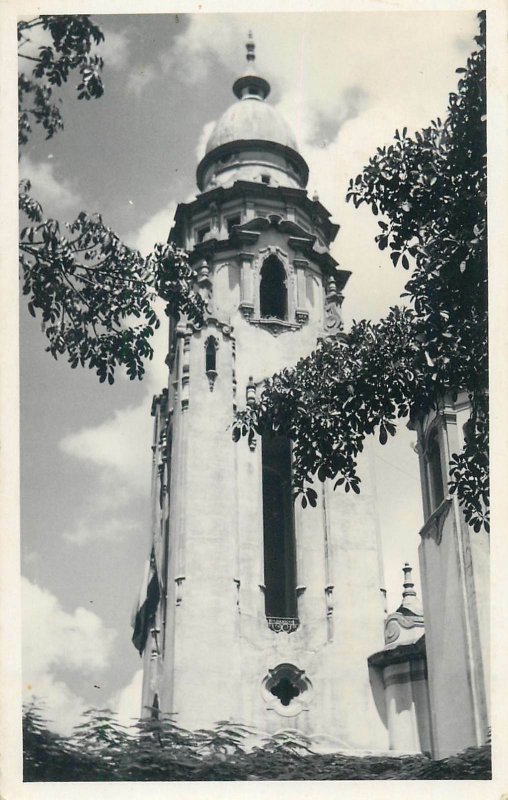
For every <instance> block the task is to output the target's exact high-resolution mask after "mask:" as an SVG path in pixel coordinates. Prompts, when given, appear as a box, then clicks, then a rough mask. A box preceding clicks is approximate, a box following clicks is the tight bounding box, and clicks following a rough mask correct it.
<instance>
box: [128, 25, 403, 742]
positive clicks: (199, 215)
mask: <svg viewBox="0 0 508 800" xmlns="http://www.w3.org/2000/svg"><path fill="white" fill-rule="evenodd" d="M233 92H234V94H235V95H236V100H235V102H234V103H233V105H231V106H230V108H228V109H227V110H226V111H225V113H224V114H223V115H222V117H221V118H220V119H219V121H218V123H217V125H216V127H215V129H214V131H213V132H212V134H211V136H210V139H209V141H208V144H207V146H206V153H205V155H204V157H203V158H202V159H201V161H200V163H199V165H198V167H197V185H198V188H199V194H198V195H197V197H196V199H195V200H193V201H192V202H190V203H182V204H180V205H179V206H178V209H177V211H176V215H175V221H174V226H173V228H172V230H171V233H170V240H171V241H172V242H174V244H175V245H177V246H178V247H181V248H184V249H185V250H187V251H188V252H189V253H190V259H191V262H192V264H193V265H195V266H196V268H197V271H198V276H199V277H198V282H199V288H200V291H201V292H202V294H203V296H204V297H205V298H206V300H207V309H208V313H207V315H206V320H205V323H204V325H202V326H200V327H198V326H194V325H193V324H191V323H188V322H187V321H185V320H181V321H180V322H179V323H178V324H172V325H171V326H170V342H169V353H168V356H167V364H168V367H169V384H168V387H167V389H165V390H164V391H163V392H162V394H161V395H160V396H158V397H156V398H154V403H153V407H152V414H153V416H154V444H153V452H154V462H153V463H154V467H153V482H152V487H153V491H152V502H153V518H152V534H153V547H152V555H151V560H150V563H149V565H147V574H146V580H145V590H144V591H143V597H142V603H141V607H140V609H139V611H138V615H137V620H136V629H135V635H134V641H135V644H136V646H137V647H138V649H139V650H140V652H142V654H143V660H144V683H143V699H142V704H143V708H144V709H145V710H144V713H145V714H146V713H152V714H157V713H158V709H160V711H162V712H164V713H167V714H171V715H173V718H174V720H175V721H176V722H177V723H178V724H179V725H181V726H183V727H185V728H190V729H193V728H198V727H200V728H201V727H212V726H213V725H214V724H215V723H216V722H217V721H219V720H224V719H230V720H232V721H236V722H243V723H246V724H249V725H252V726H254V727H256V728H257V729H259V730H260V731H264V732H271V733H273V732H276V731H278V730H280V729H287V728H294V729H297V730H299V731H301V732H302V733H304V734H306V735H308V736H310V737H312V738H313V739H314V740H316V742H321V743H322V744H323V745H324V746H326V744H327V743H328V744H329V746H330V747H331V748H332V749H333V747H336V748H347V749H352V750H364V749H377V750H387V749H388V746H389V745H388V733H387V725H386V717H385V711H384V698H383V688H382V686H381V685H380V684H379V681H380V679H379V677H377V672H376V670H375V669H374V670H373V669H371V668H370V667H369V665H368V662H367V658H368V656H369V655H370V654H371V653H373V652H375V651H378V650H380V649H381V648H382V647H383V644H384V636H383V632H384V607H383V606H384V603H383V595H382V592H381V587H382V577H381V567H380V563H381V562H380V553H379V542H378V534H377V529H376V523H375V514H374V497H373V491H372V488H369V481H368V474H365V473H366V472H368V468H367V469H365V468H364V470H363V473H362V474H363V475H364V476H365V477H364V480H363V482H362V493H361V495H359V496H357V495H354V494H353V493H351V494H346V493H344V492H343V491H342V490H341V489H338V490H337V491H335V492H334V491H333V485H332V484H331V483H330V484H328V483H325V484H323V485H322V484H319V485H318V486H317V488H318V501H317V506H316V507H315V508H309V507H308V508H306V509H303V508H302V507H301V505H300V503H299V501H297V502H296V503H295V504H293V501H292V496H291V445H290V442H289V441H288V440H286V439H284V438H282V437H268V436H267V437H263V438H260V437H257V438H256V439H255V440H254V441H250V442H247V441H246V440H242V441H241V442H240V443H238V444H235V443H234V442H233V441H232V436H231V424H232V420H233V415H234V412H235V410H236V408H237V407H241V406H242V405H243V404H245V403H246V402H247V403H248V402H249V401H250V400H252V398H254V397H255V396H256V393H257V392H259V391H260V390H261V387H262V384H263V380H264V379H265V378H266V377H270V376H271V375H273V373H274V372H276V371H278V370H280V369H281V368H283V367H284V366H291V365H294V364H295V363H296V362H297V361H298V359H299V358H300V357H301V356H305V355H307V354H309V353H310V352H311V351H312V350H313V349H314V348H315V346H316V343H317V341H318V340H319V339H320V338H322V337H327V336H335V335H338V333H339V328H340V322H341V312H340V307H341V301H342V290H343V289H344V286H345V284H346V282H347V279H348V277H349V273H348V272H346V271H344V270H342V269H339V267H338V264H337V262H336V261H335V260H334V258H333V257H332V256H331V254H330V251H329V248H330V244H331V242H333V240H334V238H335V236H336V234H337V232H338V229H339V226H338V225H336V224H334V223H333V222H332V221H331V220H330V214H329V213H328V212H327V210H326V209H325V208H324V207H323V205H321V203H320V202H319V200H318V199H317V197H314V198H312V199H311V198H310V197H309V196H308V194H307V191H306V189H305V187H306V185H307V179H308V167H307V164H306V162H305V160H304V158H303V157H302V155H301V154H300V153H299V151H298V147H297V144H296V141H295V138H294V136H293V133H292V132H291V130H290V128H289V127H288V125H287V123H286V122H285V121H284V120H283V118H282V117H281V116H280V114H279V113H278V112H277V111H276V110H275V109H274V107H273V106H271V105H270V104H269V102H268V96H269V93H270V85H269V83H268V81H266V80H265V79H264V78H262V77H261V76H260V75H258V74H257V72H256V69H255V51H254V43H253V41H252V37H250V38H249V40H248V43H247V70H246V72H245V74H243V75H242V76H241V77H239V78H238V79H237V80H236V81H235V83H234V84H233ZM351 495H353V496H351ZM147 709H152V711H151V712H150V711H147Z"/></svg>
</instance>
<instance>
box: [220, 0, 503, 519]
mask: <svg viewBox="0 0 508 800" xmlns="http://www.w3.org/2000/svg"><path fill="white" fill-rule="evenodd" d="M476 43H477V45H478V49H477V50H476V51H475V52H474V53H473V54H472V55H471V56H470V58H469V59H468V62H467V66H466V67H465V68H460V69H459V70H457V72H458V73H460V74H461V77H460V79H459V83H458V87H457V91H456V92H453V93H452V94H451V95H450V98H449V106H448V115H447V118H446V119H445V120H444V122H442V121H441V120H440V119H437V120H433V121H432V122H431V124H430V126H429V127H428V128H425V129H424V130H422V131H418V132H416V133H415V135H414V136H413V137H412V136H409V135H408V134H407V130H406V129H405V128H404V130H403V131H402V132H401V133H400V132H399V131H397V132H396V134H395V138H394V141H393V143H392V144H391V145H389V146H388V147H380V148H378V150H377V153H376V154H375V155H374V156H373V157H372V158H371V159H370V160H369V163H368V165H367V166H366V167H365V168H364V170H363V171H362V173H361V174H360V175H358V176H357V177H356V179H354V180H351V182H350V185H349V189H348V193H347V198H346V199H347V200H348V201H352V202H353V203H354V204H355V206H356V207H358V206H360V205H361V204H362V203H365V204H367V205H369V206H370V208H371V209H372V212H373V213H374V214H375V215H382V217H384V218H383V219H381V220H379V222H378V224H379V228H380V231H379V234H378V235H377V236H376V242H377V245H378V247H379V249H380V250H385V249H387V248H388V249H389V250H390V257H391V260H392V262H393V265H394V266H397V265H401V266H402V267H403V268H404V269H407V270H411V271H410V277H409V280H408V282H407V284H406V286H405V292H404V295H403V296H405V297H407V298H408V299H409V301H410V306H411V307H410V308H406V309H401V308H393V309H391V310H390V313H389V314H388V316H387V317H386V318H385V319H383V320H381V322H379V323H377V324H372V323H370V322H368V321H365V320H363V321H360V322H358V323H354V324H353V326H352V329H351V331H350V332H349V333H348V335H347V336H345V335H343V336H342V337H339V338H337V339H336V340H332V341H330V340H329V341H325V342H323V343H321V344H320V345H319V346H318V348H317V350H316V351H315V352H314V353H313V354H312V355H311V356H309V357H308V358H305V359H302V360H301V361H300V362H299V363H298V364H297V365H296V367H295V368H294V369H286V370H283V371H282V372H281V373H280V374H278V375H275V376H274V377H273V378H272V379H270V380H268V381H267V382H266V384H265V387H264V390H263V392H262V395H261V398H260V400H259V402H258V403H257V404H256V405H255V406H253V407H251V408H248V409H247V410H246V411H245V412H242V413H241V414H239V416H238V418H237V420H236V423H235V426H234V430H233V435H234V437H235V438H236V439H238V438H240V436H241V435H250V436H251V437H252V436H253V435H254V433H255V432H256V431H257V432H262V431H266V430H270V429H271V430H273V431H280V432H283V433H285V434H287V435H289V436H290V437H291V439H292V440H293V442H294V456H295V475H294V477H295V489H296V493H297V494H300V495H302V502H303V504H304V505H306V503H307V502H310V503H311V504H312V505H314V504H315V503H316V496H317V495H316V491H315V489H314V488H313V487H312V486H311V485H310V484H312V479H313V476H314V475H317V477H318V478H319V480H324V479H325V478H337V480H336V484H335V485H337V484H338V485H343V486H344V488H345V490H346V491H350V490H353V491H356V492H358V491H359V483H360V480H359V477H358V475H357V471H356V457H357V455H358V453H359V452H360V451H361V449H362V446H363V442H364V439H365V436H367V435H370V434H372V433H374V432H375V431H377V432H378V435H379V440H380V441H381V443H382V444H384V443H385V442H386V440H387V438H388V436H389V435H393V434H394V433H395V430H396V423H397V420H399V419H406V418H407V417H408V416H409V415H411V414H419V413H425V412H426V411H428V410H429V409H430V408H431V407H435V406H436V403H437V402H438V401H439V399H440V398H442V397H444V396H445V395H450V394H451V395H452V396H454V395H456V394H457V393H458V392H459V391H461V390H465V391H467V392H468V394H469V397H470V400H471V406H472V417H471V421H470V424H469V425H468V428H467V434H466V444H465V447H464V450H463V451H462V452H461V453H459V454H453V459H452V462H451V464H450V491H452V492H453V491H456V492H457V494H458V498H459V501H460V503H461V505H462V506H463V509H464V512H465V516H466V519H467V520H468V522H470V524H472V525H473V526H474V528H475V529H476V530H479V529H480V527H481V525H482V524H484V525H485V527H486V528H487V529H488V422H487V414H488V401H487V386H488V348H487V219H486V192H487V178H486V81H485V17H484V15H483V14H482V15H480V32H479V35H478V36H477V37H476ZM337 476H338V477H337Z"/></svg>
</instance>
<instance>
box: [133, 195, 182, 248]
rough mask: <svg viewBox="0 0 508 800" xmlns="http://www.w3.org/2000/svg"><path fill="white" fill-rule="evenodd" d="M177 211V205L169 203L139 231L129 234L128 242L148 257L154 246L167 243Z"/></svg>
mask: <svg viewBox="0 0 508 800" xmlns="http://www.w3.org/2000/svg"><path fill="white" fill-rule="evenodd" d="M175 211H176V203H169V205H168V206H167V207H166V208H161V209H160V210H159V211H156V212H155V214H153V215H152V216H151V217H150V219H148V220H147V221H146V222H145V223H144V224H143V225H142V226H141V227H140V228H139V229H138V230H137V231H133V232H132V233H130V234H127V236H126V237H125V238H126V241H127V242H128V243H129V244H130V245H131V246H132V247H135V248H136V249H137V250H139V251H140V252H141V254H142V255H144V256H147V255H148V254H149V253H150V252H151V251H152V250H153V246H154V244H156V243H158V242H166V241H167V238H168V230H169V228H170V227H171V226H172V224H173V218H174V216H175Z"/></svg>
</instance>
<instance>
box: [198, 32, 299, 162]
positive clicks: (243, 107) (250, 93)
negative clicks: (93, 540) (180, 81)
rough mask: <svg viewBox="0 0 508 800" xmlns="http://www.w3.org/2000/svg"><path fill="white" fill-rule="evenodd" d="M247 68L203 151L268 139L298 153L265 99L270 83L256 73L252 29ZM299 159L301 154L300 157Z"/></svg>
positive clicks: (287, 130) (283, 122) (290, 134)
mask: <svg viewBox="0 0 508 800" xmlns="http://www.w3.org/2000/svg"><path fill="white" fill-rule="evenodd" d="M246 48H247V69H246V71H245V73H244V74H243V75H241V76H240V77H239V78H237V79H236V81H235V82H234V84H233V93H234V94H235V95H236V97H237V98H238V100H237V101H236V102H235V103H233V104H232V105H231V106H229V108H228V109H226V111H225V112H224V113H223V115H222V116H221V117H220V119H219V120H218V122H217V123H216V125H215V128H214V129H213V131H212V134H211V136H210V138H209V139H208V142H207V144H206V154H207V155H208V154H209V153H211V152H213V151H214V150H216V149H217V148H219V147H223V146H224V145H227V144H230V143H232V142H253V141H255V142H257V143H258V144H259V143H261V142H270V143H271V144H276V145H282V146H283V147H288V148H290V149H291V150H294V151H296V152H297V153H298V145H297V143H296V139H295V136H294V134H293V132H292V130H291V128H290V127H289V125H288V123H287V122H286V120H285V119H284V117H283V116H282V115H281V114H280V113H279V112H278V111H277V110H276V109H275V108H274V107H273V106H271V105H269V104H268V103H266V102H265V100H266V98H267V97H268V95H269V94H270V84H269V83H268V81H267V80H266V79H265V78H262V77H261V76H260V75H258V73H257V71H256V67H255V58H256V55H255V45H254V40H253V38H252V32H249V38H248V40H247V43H246ZM300 159H301V156H300Z"/></svg>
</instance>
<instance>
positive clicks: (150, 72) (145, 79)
mask: <svg viewBox="0 0 508 800" xmlns="http://www.w3.org/2000/svg"><path fill="white" fill-rule="evenodd" d="M158 74H159V73H158V72H157V70H156V69H155V67H154V66H153V64H146V65H145V64H140V65H138V66H137V67H134V69H132V70H131V72H129V75H128V77H127V82H126V84H125V86H126V89H127V91H128V92H130V93H131V94H133V95H135V96H136V97H141V95H142V94H143V92H144V90H145V88H146V87H147V86H148V85H149V84H150V83H152V81H153V80H155V78H157V76H158Z"/></svg>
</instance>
